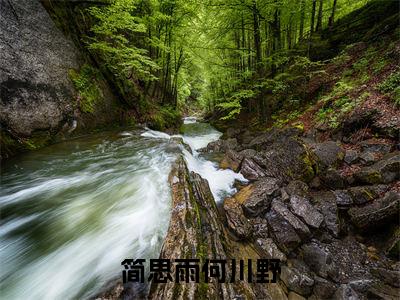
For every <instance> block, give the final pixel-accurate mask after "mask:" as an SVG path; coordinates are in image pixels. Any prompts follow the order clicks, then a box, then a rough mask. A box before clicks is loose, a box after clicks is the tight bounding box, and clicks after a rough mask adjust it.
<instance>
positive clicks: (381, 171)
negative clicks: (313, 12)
mask: <svg viewBox="0 0 400 300" xmlns="http://www.w3.org/2000/svg"><path fill="white" fill-rule="evenodd" d="M354 176H355V178H356V180H357V181H359V182H360V183H364V184H377V183H390V182H392V181H394V180H398V179H400V155H399V152H394V153H390V154H388V155H386V156H385V157H384V158H382V159H381V160H380V161H378V162H376V163H375V164H373V165H372V166H368V167H364V168H362V169H361V170H360V171H358V172H356V173H355V174H354Z"/></svg>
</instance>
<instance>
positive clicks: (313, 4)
mask: <svg viewBox="0 0 400 300" xmlns="http://www.w3.org/2000/svg"><path fill="white" fill-rule="evenodd" d="M316 5H317V0H313V2H312V9H311V24H310V34H309V36H308V47H307V56H308V57H310V51H311V39H312V35H313V32H314V23H315V7H316Z"/></svg>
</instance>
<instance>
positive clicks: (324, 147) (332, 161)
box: [311, 141, 344, 169]
mask: <svg viewBox="0 0 400 300" xmlns="http://www.w3.org/2000/svg"><path fill="white" fill-rule="evenodd" d="M311 147H312V149H313V152H314V154H315V155H316V156H317V158H318V161H319V165H320V167H321V169H326V168H330V167H337V166H338V164H339V163H340V162H341V161H342V160H343V158H344V151H343V150H342V148H341V147H340V146H339V145H338V144H337V143H336V142H334V141H327V142H324V143H318V144H313V145H311Z"/></svg>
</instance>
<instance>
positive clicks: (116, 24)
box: [88, 0, 158, 80]
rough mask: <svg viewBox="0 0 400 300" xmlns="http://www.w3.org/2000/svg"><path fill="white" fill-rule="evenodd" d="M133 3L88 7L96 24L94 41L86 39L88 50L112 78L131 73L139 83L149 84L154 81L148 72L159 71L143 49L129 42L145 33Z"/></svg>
mask: <svg viewBox="0 0 400 300" xmlns="http://www.w3.org/2000/svg"><path fill="white" fill-rule="evenodd" d="M135 2H136V1H132V0H117V1H113V2H112V3H111V4H110V5H106V6H101V7H97V6H92V7H90V8H89V9H88V10H89V13H90V14H91V15H92V16H93V17H94V18H95V19H96V21H97V22H96V24H95V25H94V26H93V27H92V32H93V33H94V37H92V38H90V39H89V41H88V47H89V49H91V50H93V51H96V52H97V53H99V54H100V56H101V57H102V58H103V60H104V61H105V63H106V65H107V67H108V68H109V69H111V70H113V72H114V73H115V74H118V75H124V76H127V75H128V76H129V75H130V74H131V73H133V74H135V76H137V78H140V79H142V80H152V79H155V78H156V77H155V76H154V75H153V74H152V73H151V71H152V70H153V69H158V66H157V64H156V63H154V62H153V61H152V60H151V59H150V58H149V57H148V56H147V52H148V51H147V50H146V49H143V48H139V47H136V46H135V45H134V43H133V42H132V40H133V38H132V37H134V35H135V34H137V33H144V32H146V26H145V24H144V23H143V22H142V20H141V19H140V18H139V17H137V16H134V15H133V12H134V10H135V8H136V3H135Z"/></svg>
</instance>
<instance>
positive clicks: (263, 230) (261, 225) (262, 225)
mask: <svg viewBox="0 0 400 300" xmlns="http://www.w3.org/2000/svg"><path fill="white" fill-rule="evenodd" d="M250 223H251V224H252V225H253V236H254V237H255V238H262V239H266V238H268V237H269V230H268V222H267V220H266V219H264V218H259V217H258V218H252V219H250Z"/></svg>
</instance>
